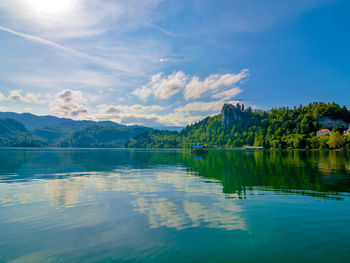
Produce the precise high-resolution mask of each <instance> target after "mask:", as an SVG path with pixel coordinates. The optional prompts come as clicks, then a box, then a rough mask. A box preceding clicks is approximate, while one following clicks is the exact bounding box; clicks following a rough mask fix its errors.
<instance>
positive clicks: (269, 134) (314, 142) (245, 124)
mask: <svg viewBox="0 0 350 263" xmlns="http://www.w3.org/2000/svg"><path fill="white" fill-rule="evenodd" d="M349 123H350V111H349V110H348V109H347V108H346V107H345V106H344V107H341V106H339V105H337V104H335V103H328V104H326V103H311V104H309V105H307V106H304V107H303V106H299V107H294V108H293V109H290V108H287V107H283V108H279V109H271V110H268V111H264V110H252V109H251V108H249V107H248V108H245V107H244V105H240V104H237V105H232V104H224V105H223V108H222V111H221V113H220V114H217V115H215V116H212V117H207V118H205V119H203V120H201V121H199V122H197V123H195V124H192V125H190V126H187V127H186V128H184V129H183V130H181V131H180V132H169V131H151V132H148V133H145V134H140V135H139V136H136V137H135V138H133V139H131V140H130V141H129V142H128V143H127V146H128V147H146V148H169V147H189V146H191V145H198V144H201V145H205V146H209V147H242V146H244V145H251V146H253V145H254V146H263V147H264V148H275V149H287V148H289V149H305V148H307V149H309V148H313V149H315V148H341V147H348V148H350V136H345V135H343V132H344V130H345V129H347V127H348V126H349ZM322 128H328V129H332V133H331V135H330V136H329V135H322V136H316V131H318V130H319V129H322Z"/></svg>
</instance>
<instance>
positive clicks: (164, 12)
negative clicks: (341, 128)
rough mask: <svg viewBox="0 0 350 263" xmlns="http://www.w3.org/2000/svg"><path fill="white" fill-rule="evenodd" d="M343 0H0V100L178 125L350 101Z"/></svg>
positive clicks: (18, 107)
mask: <svg viewBox="0 0 350 263" xmlns="http://www.w3.org/2000/svg"><path fill="white" fill-rule="evenodd" d="M349 12H350V1H342V0H293V1H290V0H255V1H254V0H215V1H214V0H176V1H174V0H128V1H125V0H11V1H7V0H0V111H13V112H19V113H22V112H30V113H33V114H37V115H55V116H58V117H66V118H72V119H79V120H81V119H90V120H112V121H115V122H118V123H121V124H127V125H130V124H141V125H145V126H150V127H159V126H185V125H187V124H190V123H193V122H196V121H198V120H200V119H202V118H204V117H206V116H209V115H213V114H216V113H218V112H220V110H221V108H222V105H223V103H224V102H234V101H241V102H242V103H244V104H245V105H248V106H251V107H253V108H254V109H270V108H273V107H284V106H289V107H293V106H294V105H297V106H299V105H300V104H302V105H306V104H308V103H310V102H314V101H324V102H333V101H334V102H336V103H338V104H340V105H342V106H343V105H345V106H347V107H350V100H349V98H350V66H349V62H350V48H349V47H350V16H349V15H348V14H349Z"/></svg>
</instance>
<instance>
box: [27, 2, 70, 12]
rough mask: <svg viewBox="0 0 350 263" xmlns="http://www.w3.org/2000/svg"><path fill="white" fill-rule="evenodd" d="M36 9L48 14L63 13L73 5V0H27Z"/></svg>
mask: <svg viewBox="0 0 350 263" xmlns="http://www.w3.org/2000/svg"><path fill="white" fill-rule="evenodd" d="M26 1H27V2H28V3H29V4H30V5H31V6H32V7H33V8H34V9H35V10H36V11H39V12H41V13H46V14H50V15H51V14H56V13H57V14H60V13H61V14H62V13H65V12H68V11H69V10H70V9H71V7H72V2H73V1H72V0H26Z"/></svg>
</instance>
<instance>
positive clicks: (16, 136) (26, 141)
mask: <svg viewBox="0 0 350 263" xmlns="http://www.w3.org/2000/svg"><path fill="white" fill-rule="evenodd" d="M170 129H173V128H172V127H171V128H170ZM152 130H153V129H152V128H147V127H143V126H138V125H134V126H126V125H121V124H118V123H115V122H112V121H88V120H83V121H75V120H72V119H67V118H58V117H55V116H37V115H34V114H30V113H21V114H20V113H14V112H0V146H60V147H124V146H125V143H126V142H127V141H128V140H130V139H131V138H133V137H134V136H136V135H140V134H142V133H145V132H149V131H152Z"/></svg>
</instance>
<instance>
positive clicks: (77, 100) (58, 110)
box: [50, 90, 90, 119]
mask: <svg viewBox="0 0 350 263" xmlns="http://www.w3.org/2000/svg"><path fill="white" fill-rule="evenodd" d="M86 103H87V101H86V99H85V98H84V97H83V94H82V92H81V91H73V90H63V91H61V92H60V93H58V94H57V95H56V97H55V98H54V100H53V101H52V102H51V103H50V111H51V113H52V114H54V115H57V116H59V117H66V118H72V119H88V118H89V117H90V116H89V112H88V109H87V107H86V106H85V105H86Z"/></svg>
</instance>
